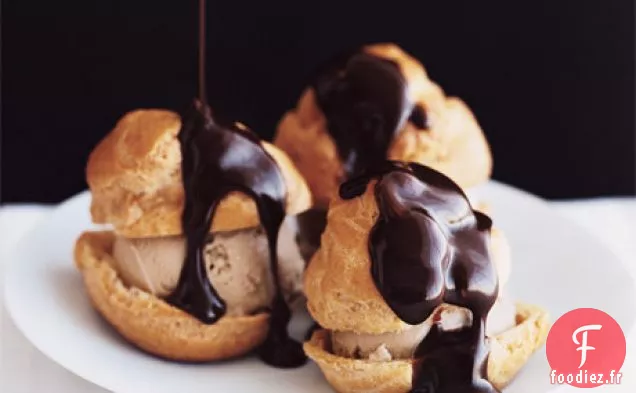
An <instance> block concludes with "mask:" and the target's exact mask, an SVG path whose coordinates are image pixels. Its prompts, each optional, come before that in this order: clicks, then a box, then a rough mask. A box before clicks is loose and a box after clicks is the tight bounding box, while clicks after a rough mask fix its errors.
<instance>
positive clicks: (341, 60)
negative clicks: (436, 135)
mask: <svg viewBox="0 0 636 393" xmlns="http://www.w3.org/2000/svg"><path fill="white" fill-rule="evenodd" d="M313 88H314V91H315V93H316V101H317V103H318V106H319V107H320V108H321V110H322V112H323V113H324V115H325V117H326V119H327V129H328V130H329V133H330V134H331V136H332V138H333V139H334V141H335V143H336V146H337V149H338V154H339V155H340V159H341V160H342V162H343V166H344V169H345V175H346V177H350V176H351V175H354V174H357V173H360V172H361V171H363V170H365V169H366V168H368V167H370V166H373V165H375V164H377V163H380V162H383V161H384V160H386V158H387V154H388V150H389V147H390V146H391V142H392V141H393V139H394V138H395V135H396V134H397V133H398V132H399V131H400V130H401V129H402V128H403V127H404V124H405V123H406V121H407V120H411V121H412V122H413V123H414V124H415V125H416V126H417V127H419V128H426V126H427V121H426V112H425V111H424V108H422V107H421V106H415V105H414V103H413V102H411V101H410V100H409V97H408V83H407V81H406V79H405V78H404V75H403V74H402V72H401V70H400V67H399V66H398V64H397V63H395V62H393V61H391V60H387V59H383V58H381V57H378V56H375V55H372V54H370V53H366V52H364V51H356V52H352V53H347V54H344V55H341V56H338V57H336V58H335V59H334V60H333V62H331V63H329V64H327V66H326V67H324V69H322V70H321V72H320V74H319V75H318V77H317V78H316V79H315V81H314V83H313Z"/></svg>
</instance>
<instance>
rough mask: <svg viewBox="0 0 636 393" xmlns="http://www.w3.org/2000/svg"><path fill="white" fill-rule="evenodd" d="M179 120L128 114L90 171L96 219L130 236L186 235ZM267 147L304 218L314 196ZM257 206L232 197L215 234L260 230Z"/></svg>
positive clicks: (292, 208) (291, 209)
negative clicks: (183, 224) (217, 232)
mask: <svg viewBox="0 0 636 393" xmlns="http://www.w3.org/2000/svg"><path fill="white" fill-rule="evenodd" d="M180 129H181V118H180V116H179V115H178V114H177V113H175V112H171V111H166V110H156V109H146V110H136V111H133V112H130V113H128V114H126V115H125V116H124V117H123V118H122V119H121V120H119V122H117V125H116V126H115V128H114V129H113V130H112V131H111V132H110V133H109V134H108V135H107V136H106V137H105V138H104V139H103V140H102V141H101V142H100V143H99V144H98V145H97V147H95V149H94V150H93V152H92V153H91V154H90V157H89V159H88V164H87V166H86V181H87V182H88V185H89V188H90V190H91V195H92V201H91V215H92V218H93V221H94V222H95V223H97V224H110V225H112V226H113V227H114V229H115V231H116V232H117V233H118V234H120V235H122V236H127V237H150V236H171V235H179V234H181V213H182V211H183V200H184V190H183V185H182V178H181V151H180V145H179V141H178V138H177V135H178V133H179V130H180ZM262 144H263V147H264V148H265V149H266V150H267V152H268V153H269V154H270V155H271V156H272V157H273V158H274V159H275V160H276V161H277V163H278V165H279V167H280V169H281V171H282V173H283V176H284V177H285V182H286V184H287V206H286V207H287V212H288V213H289V214H296V213H300V212H302V211H303V210H305V209H306V208H307V206H308V205H310V204H311V194H310V193H309V190H308V189H307V186H306V183H305V181H304V180H303V178H302V176H301V175H300V174H299V173H298V171H297V170H296V168H295V166H294V164H293V163H292V162H291V161H290V160H289V158H288V157H287V155H286V154H285V153H283V152H282V151H280V150H279V149H277V148H276V147H275V146H272V145H270V144H269V143H267V142H262ZM258 224H259V218H258V213H257V211H256V205H255V204H254V202H253V201H252V200H251V199H250V198H249V197H247V196H246V195H243V194H238V193H233V194H232V195H230V196H228V197H227V198H225V199H224V200H223V201H222V202H221V205H220V206H219V207H218V208H217V211H216V214H215V216H214V221H213V224H212V228H211V229H210V230H211V231H231V230H235V229H244V228H251V227H255V226H258Z"/></svg>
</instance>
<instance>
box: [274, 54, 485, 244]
mask: <svg viewBox="0 0 636 393" xmlns="http://www.w3.org/2000/svg"><path fill="white" fill-rule="evenodd" d="M274 144H275V145H276V146H278V147H280V148H281V149H282V150H284V151H285V152H287V153H288V154H289V157H290V158H291V159H292V161H293V162H294V163H295V164H296V166H297V168H298V170H299V171H300V173H301V174H302V175H303V176H304V177H305V179H306V180H307V183H308V184H309V188H310V189H311V192H312V194H313V197H314V208H315V209H317V210H318V211H323V212H324V211H326V209H327V205H328V203H329V201H330V200H331V199H332V198H333V197H335V196H336V194H337V193H338V187H339V186H340V184H341V183H342V182H343V181H345V180H347V179H348V178H349V177H350V176H352V175H354V174H355V173H358V172H360V171H363V170H364V169H366V168H368V167H370V166H373V165H375V164H378V163H381V162H383V161H384V160H386V159H391V160H397V161H408V162H416V163H420V164H424V165H427V166H430V167H432V168H434V169H436V170H438V171H440V172H442V173H444V174H445V175H447V176H449V177H450V178H452V179H453V180H454V181H455V182H457V183H458V184H459V185H460V186H461V187H462V188H470V187H472V186H475V185H478V184H481V183H483V182H485V181H486V180H488V178H489V177H490V174H491V170H492V155H491V152H490V148H489V146H488V143H487V141H486V138H485V137H484V134H483V132H482V130H481V127H480V126H479V124H478V122H477V120H476V119H475V117H474V116H473V114H472V112H471V110H470V109H469V108H468V106H467V105H466V104H465V103H464V102H463V101H462V100H460V99H459V98H456V97H447V96H446V95H445V94H444V91H443V90H442V89H441V88H440V87H439V85H437V84H436V83H435V82H433V81H432V80H431V79H429V77H428V75H427V74H426V71H425V70H424V67H423V66H422V65H421V64H420V63H419V62H418V61H417V60H416V59H414V58H413V57H411V56H410V55H408V54H407V53H405V52H404V51H403V50H402V49H400V48H399V47H397V46H396V45H394V44H376V45H369V46H365V47H362V48H360V49H359V50H357V51H353V52H350V53H347V54H345V55H342V56H339V57H337V58H335V59H333V61H332V62H330V63H329V64H327V65H326V66H324V67H323V68H322V69H321V70H320V71H319V72H318V73H317V76H316V77H315V78H314V80H313V81H312V84H311V85H310V86H309V87H308V88H307V89H305V91H304V92H303V93H302V96H301V97H300V99H299V101H298V104H297V106H296V108H295V109H293V110H291V111H289V112H287V113H286V114H285V115H284V116H283V118H282V119H281V121H280V123H279V124H278V128H277V132H276V136H275V139H274ZM300 218H301V221H300V227H301V229H302V232H303V239H302V240H304V241H305V242H306V243H308V244H306V245H305V247H306V248H307V249H308V251H307V253H308V254H311V252H313V251H315V247H316V246H317V244H316V241H317V240H318V238H319V235H320V233H321V231H322V229H324V214H323V215H322V216H321V215H320V214H318V213H313V214H312V215H311V216H302V217H300ZM305 238H306V239H305ZM312 247H313V248H312Z"/></svg>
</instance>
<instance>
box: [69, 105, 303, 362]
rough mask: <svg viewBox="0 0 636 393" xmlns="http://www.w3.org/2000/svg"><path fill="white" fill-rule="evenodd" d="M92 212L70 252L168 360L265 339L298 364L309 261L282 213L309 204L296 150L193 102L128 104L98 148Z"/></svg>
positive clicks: (267, 354)
mask: <svg viewBox="0 0 636 393" xmlns="http://www.w3.org/2000/svg"><path fill="white" fill-rule="evenodd" d="M86 178H87V182H88V185H89V188H90V191H91V196H92V200H91V207H90V210H91V216H92V219H93V222H95V223H97V224H108V225H110V227H111V228H112V230H109V231H102V232H85V233H83V234H82V235H81V237H80V238H79V239H78V241H77V243H76V247H75V260H76V265H77V267H78V269H79V271H80V272H81V274H82V277H83V279H84V283H85V287H86V290H87V293H88V295H89V297H90V300H91V302H92V304H93V306H94V307H95V308H96V309H97V311H98V312H99V313H100V314H101V315H102V316H103V317H104V318H105V319H106V321H108V322H109V323H110V324H111V325H112V326H113V327H114V328H115V329H116V330H117V331H118V332H119V333H120V334H121V335H122V336H123V337H124V338H126V339H127V340H128V341H130V342H131V343H133V344H134V345H136V346H137V347H139V348H141V349H143V350H145V351H147V352H149V353H151V354H154V355H157V356H160V357H164V358H168V359H173V360H179V361H212V360H219V359H227V358H231V357H235V356H239V355H243V354H246V353H248V352H250V351H252V350H254V349H256V348H259V350H260V354H261V357H262V358H263V359H264V360H265V361H267V362H268V363H270V364H274V365H277V366H281V367H293V366H297V365H300V364H302V363H303V361H304V354H303V353H302V349H301V347H300V344H299V343H295V342H293V341H291V339H289V337H288V336H287V331H286V328H287V326H286V325H287V322H288V320H289V316H290V307H289V303H291V302H292V301H293V299H294V298H295V297H298V296H299V295H300V294H301V282H300V277H301V275H302V271H303V268H304V262H303V260H302V258H301V257H300V255H299V253H298V249H297V248H294V247H293V245H294V244H295V242H294V233H293V231H292V230H291V229H290V227H289V225H287V224H286V223H285V222H284V221H285V216H286V215H287V214H296V213H299V212H302V211H303V210H305V209H307V208H308V207H309V206H310V205H311V197H310V193H309V190H308V187H307V185H306V183H305V181H304V180H303V178H302V177H301V175H300V174H299V173H298V171H297V170H296V168H295V166H294V164H293V163H292V162H291V161H290V160H289V158H288V157H287V155H286V154H285V153H284V152H282V151H281V150H279V149H278V148H276V147H274V146H273V145H271V144H268V143H266V142H263V141H260V140H259V139H258V137H256V136H255V134H253V133H252V132H251V131H250V130H248V129H247V128H246V127H245V126H243V125H241V124H240V123H236V124H234V125H231V126H224V125H220V124H217V123H216V122H215V121H214V120H213V119H212V117H211V114H210V111H209V108H207V106H206V105H204V104H202V103H199V102H197V103H196V104H195V106H194V108H192V109H191V110H190V111H189V112H188V113H187V114H185V115H184V116H183V117H182V116H180V115H179V114H177V113H175V112H172V111H167V110H136V111H133V112H130V113H128V114H126V115H125V116H124V117H123V118H122V119H121V120H119V122H118V123H117V124H116V126H115V128H114V129H113V130H112V131H111V132H110V133H109V134H108V135H107V136H106V137H105V138H104V139H103V140H102V141H101V142H100V143H99V144H98V145H97V147H96V148H95V149H94V150H93V152H92V153H91V154H90V157H89V160H88V164H87V167H86Z"/></svg>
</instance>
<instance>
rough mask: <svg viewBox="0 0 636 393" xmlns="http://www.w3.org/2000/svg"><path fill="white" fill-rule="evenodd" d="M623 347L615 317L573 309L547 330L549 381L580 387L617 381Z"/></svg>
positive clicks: (600, 312) (619, 328)
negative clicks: (548, 331)
mask: <svg viewBox="0 0 636 393" xmlns="http://www.w3.org/2000/svg"><path fill="white" fill-rule="evenodd" d="M626 349H627V345H626V342H625V334H624V333H623V330H622V329H621V327H620V325H619V324H618V323H617V322H616V321H615V320H614V318H612V317H611V316H609V315H608V314H607V313H605V312H603V311H601V310H597V309H595V308H579V309H576V310H572V311H570V312H568V313H566V314H564V315H563V316H561V318H559V319H557V321H556V322H555V323H554V325H553V326H552V328H551V329H550V333H548V339H547V342H546V354H547V356H548V363H550V367H551V369H552V370H551V372H550V379H551V382H552V383H554V384H568V385H571V386H575V387H579V388H592V387H597V386H601V385H605V384H619V383H620V378H621V376H622V375H621V374H620V370H621V367H622V366H623V362H624V361H625V352H626Z"/></svg>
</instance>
